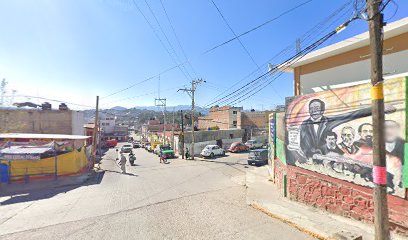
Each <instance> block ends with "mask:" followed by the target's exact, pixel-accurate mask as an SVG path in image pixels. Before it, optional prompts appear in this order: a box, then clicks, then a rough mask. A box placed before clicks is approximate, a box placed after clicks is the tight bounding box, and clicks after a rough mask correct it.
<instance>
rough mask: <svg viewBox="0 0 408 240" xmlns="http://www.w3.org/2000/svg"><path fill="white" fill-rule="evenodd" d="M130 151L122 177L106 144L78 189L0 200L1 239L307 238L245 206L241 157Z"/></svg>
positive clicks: (69, 188)
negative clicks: (93, 173)
mask: <svg viewBox="0 0 408 240" xmlns="http://www.w3.org/2000/svg"><path fill="white" fill-rule="evenodd" d="M135 153H136V156H137V160H136V163H137V166H127V171H128V174H126V175H124V174H120V169H119V167H118V166H117V165H116V163H115V161H114V160H115V158H116V152H115V151H114V150H113V149H111V150H109V151H108V152H107V153H106V155H105V157H104V159H103V161H102V164H101V168H102V169H104V170H106V171H105V172H104V173H102V174H100V176H99V179H94V180H92V181H90V182H88V183H87V184H85V185H84V186H69V187H65V188H62V189H54V190H49V191H42V192H36V193H33V194H30V195H29V196H14V197H13V198H11V199H10V198H9V197H3V198H0V202H1V203H2V206H0V212H1V215H0V234H1V235H2V236H1V238H2V239H311V237H310V236H307V235H305V234H303V233H301V232H299V231H297V230H296V229H294V228H292V227H290V226H288V225H286V224H284V223H282V222H279V221H277V220H275V219H272V218H270V217H268V216H266V215H265V214H263V213H261V212H259V211H257V210H255V209H253V208H251V207H249V206H248V205H247V204H246V187H245V170H247V168H246V167H247V166H246V165H245V162H246V161H245V157H246V154H234V155H230V156H227V157H223V158H218V159H214V160H200V159H198V160H196V161H186V160H181V159H174V160H171V161H170V163H169V164H160V163H159V159H158V157H157V156H156V155H153V154H151V153H148V152H146V151H145V150H144V149H137V150H135ZM249 168H252V167H249ZM32 199H34V200H35V201H31V200H32Z"/></svg>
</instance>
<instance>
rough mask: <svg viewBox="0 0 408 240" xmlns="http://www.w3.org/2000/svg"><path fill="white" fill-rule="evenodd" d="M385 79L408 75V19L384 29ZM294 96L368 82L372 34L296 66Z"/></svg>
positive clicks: (329, 48)
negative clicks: (370, 38)
mask: <svg viewBox="0 0 408 240" xmlns="http://www.w3.org/2000/svg"><path fill="white" fill-rule="evenodd" d="M383 54H384V55H383V72H384V76H391V75H398V74H402V73H406V72H408V64H406V62H407V59H408V18H403V19H401V20H399V21H395V22H392V23H388V24H387V25H386V26H385V27H384V45H383ZM291 68H292V71H293V73H294V90H295V93H294V95H295V96H297V95H302V94H308V93H313V92H320V91H325V90H330V89H336V88H342V87H347V86H351V85H356V84H361V83H365V82H368V81H369V79H370V50H369V34H368V32H365V33H362V34H360V35H357V36H354V37H351V38H349V39H346V40H344V41H341V42H338V43H335V44H333V45H330V46H327V47H324V48H322V49H319V50H316V51H314V52H312V53H310V54H308V55H306V56H305V57H303V58H302V59H300V60H299V61H297V62H296V63H294V64H293V65H292V66H291Z"/></svg>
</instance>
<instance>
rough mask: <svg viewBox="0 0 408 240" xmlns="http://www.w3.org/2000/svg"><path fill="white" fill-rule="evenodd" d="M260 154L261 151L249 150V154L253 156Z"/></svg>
mask: <svg viewBox="0 0 408 240" xmlns="http://www.w3.org/2000/svg"><path fill="white" fill-rule="evenodd" d="M260 154H261V152H259V151H255V152H250V153H249V156H251V157H254V156H259V155H260Z"/></svg>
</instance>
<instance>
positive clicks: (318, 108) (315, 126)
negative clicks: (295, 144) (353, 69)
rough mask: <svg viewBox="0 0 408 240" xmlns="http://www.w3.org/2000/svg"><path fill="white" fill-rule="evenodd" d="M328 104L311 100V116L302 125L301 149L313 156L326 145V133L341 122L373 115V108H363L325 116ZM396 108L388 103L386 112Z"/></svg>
mask: <svg viewBox="0 0 408 240" xmlns="http://www.w3.org/2000/svg"><path fill="white" fill-rule="evenodd" d="M325 110H326V104H325V103H324V102H323V101H322V100H320V99H312V100H311V101H310V102H309V116H310V117H309V118H307V119H306V120H304V121H303V122H302V124H301V125H300V149H301V150H302V152H303V153H304V155H305V156H306V158H311V157H312V156H313V155H314V154H321V153H322V152H321V150H320V146H323V145H325V143H326V139H325V137H326V135H327V133H328V132H333V129H334V128H335V127H337V126H339V125H341V124H344V123H347V122H350V121H352V120H355V119H359V118H363V117H368V116H371V108H370V107H368V108H363V109H360V110H355V111H351V112H347V113H343V114H338V115H334V116H325V115H324V113H325ZM395 110H396V109H395V108H394V107H393V106H391V105H387V106H386V107H385V113H391V112H394V111H395Z"/></svg>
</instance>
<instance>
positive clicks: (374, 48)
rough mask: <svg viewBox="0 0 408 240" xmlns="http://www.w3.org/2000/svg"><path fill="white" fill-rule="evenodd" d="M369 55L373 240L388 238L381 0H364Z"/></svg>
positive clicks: (386, 239) (385, 239)
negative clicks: (366, 15) (368, 37)
mask: <svg viewBox="0 0 408 240" xmlns="http://www.w3.org/2000/svg"><path fill="white" fill-rule="evenodd" d="M366 3H367V11H368V27H369V33H370V54H371V84H372V87H371V107H372V112H373V116H372V118H373V129H374V132H373V182H374V193H373V195H374V225H375V239H376V240H388V239H390V232H389V222H388V204H387V168H386V165H387V164H386V159H385V142H384V94H383V66H382V65H383V63H382V55H383V43H382V39H383V25H384V24H383V14H382V13H381V10H380V6H381V4H382V0H367V2H366Z"/></svg>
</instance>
